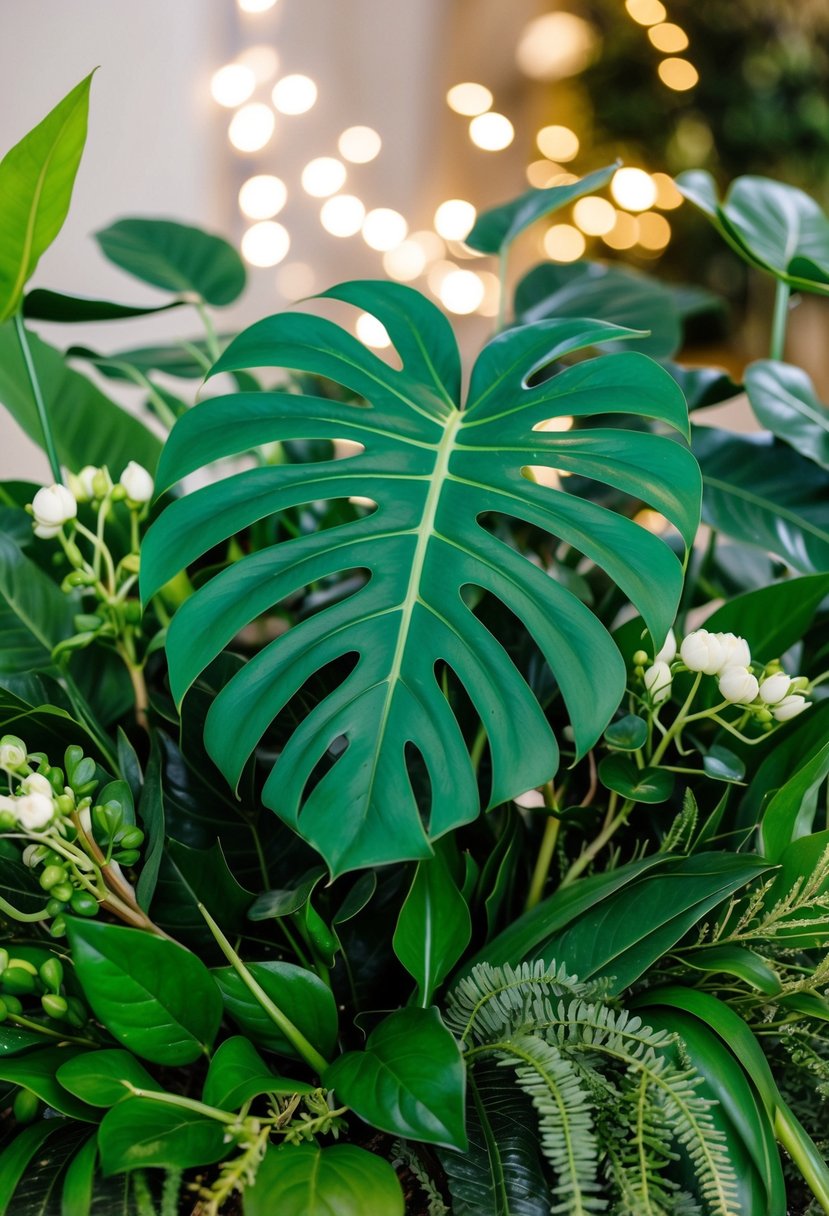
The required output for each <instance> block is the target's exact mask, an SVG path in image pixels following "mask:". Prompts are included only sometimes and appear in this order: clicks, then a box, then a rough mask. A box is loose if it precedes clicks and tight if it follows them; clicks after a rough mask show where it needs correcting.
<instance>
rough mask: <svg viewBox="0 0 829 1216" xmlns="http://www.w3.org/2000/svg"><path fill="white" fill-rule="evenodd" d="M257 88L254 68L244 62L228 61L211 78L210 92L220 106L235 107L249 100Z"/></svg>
mask: <svg viewBox="0 0 829 1216" xmlns="http://www.w3.org/2000/svg"><path fill="white" fill-rule="evenodd" d="M255 88H256V76H255V74H254V72H253V70H252V69H251V68H249V67H246V66H245V65H244V64H243V63H227V64H225V66H224V67H223V68H219V70H218V72H214V73H213V75H212V77H211V78H210V92H211V93H212V95H213V100H214V101H217V102H218V103H219V105H220V106H228V107H229V108H230V109H235V107H236V106H240V105H241V104H242V102H243V101H247V99H248V98H249V97H250V95H251V93H252V92H253V90H254V89H255Z"/></svg>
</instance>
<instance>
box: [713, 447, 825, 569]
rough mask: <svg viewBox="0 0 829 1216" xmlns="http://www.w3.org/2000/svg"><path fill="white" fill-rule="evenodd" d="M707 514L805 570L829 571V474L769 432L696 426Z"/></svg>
mask: <svg viewBox="0 0 829 1216" xmlns="http://www.w3.org/2000/svg"><path fill="white" fill-rule="evenodd" d="M693 449H694V454H695V455H696V457H697V459H698V460H699V463H700V467H701V468H702V477H703V503H702V517H703V519H704V521H705V522H706V523H708V524H710V525H711V527H713V528H716V529H717V531H718V532H724V533H725V534H726V536H732V537H734V539H735V540H739V541H741V542H742V543H743V544H745V545H755V546H757V547H758V548H760V549H765V550H766V551H767V552H770V553H773V554H775V556H777V557H779V558H781V559H782V560H783V561H784V562H786V563H787V565H789V566H791V567H792V568H793V569H794V570H798V571H799V572H800V573H802V574H817V573H820V572H821V571H824V570H829V477H827V475H826V473H824V471H823V470H822V469H819V468H818V467H817V466H816V465H814V464H813V463H812V462H811V461H808V460H804V459H803V457H802V456H798V454H797V453H796V452H793V451H792V450H791V449H790V448H789V447H788V446H781V445H780V444H775V443H774V441H773V440H772V438H771V436H765V435H756V436H755V435H731V434H730V433H729V432H727V431H720V430H717V429H716V428H715V427H696V428H695V430H694V438H693Z"/></svg>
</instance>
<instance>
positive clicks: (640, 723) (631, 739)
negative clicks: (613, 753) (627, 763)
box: [604, 714, 648, 752]
mask: <svg viewBox="0 0 829 1216" xmlns="http://www.w3.org/2000/svg"><path fill="white" fill-rule="evenodd" d="M647 738H648V724H647V722H646V721H645V719H644V718H640V717H638V716H637V715H636V714H626V715H625V717H624V718H619V720H618V721H617V722H611V723H610V726H608V728H607V730H606V731H605V732H604V741H605V743H606V744H607V745H608V747H613V748H616V750H617V751H620V752H636V751H638V750H639V748H640V747H644V745H645V743H646V741H647Z"/></svg>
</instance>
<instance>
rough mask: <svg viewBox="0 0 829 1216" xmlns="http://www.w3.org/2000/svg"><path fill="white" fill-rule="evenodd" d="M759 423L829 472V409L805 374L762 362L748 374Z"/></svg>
mask: <svg viewBox="0 0 829 1216" xmlns="http://www.w3.org/2000/svg"><path fill="white" fill-rule="evenodd" d="M745 384H746V392H747V393H748V399H749V402H750V403H751V408H752V409H753V410H754V413H755V414H756V415H757V420H758V421H759V422H761V423H762V425H763V426H764V427H766V429H767V430H769V431H772V432H773V433H774V434H775V435H776V436H777V438H778V439H782V440H784V441H785V442H786V443H788V444H789V445H790V446H791V447H793V448H794V450H795V451H796V452H799V453H800V455H801V456H807V457H808V458H809V460H814V461H815V463H816V464H819V465H820V466H821V467H822V468H824V469H829V406H826V405H824V404H823V402H822V401H820V400H819V399H818V397H817V395H816V393H815V389H814V385H813V384H812V381H811V380H810V379H809V377H808V376H807V375H806V373H805V372H804V371H803V370H802V369H801V368H799V367H792V365H791V364H790V363H780V362H778V361H777V360H776V359H760V360H759V361H758V362H757V363H752V364H751V365H750V366H749V367H747V368H746V371H745Z"/></svg>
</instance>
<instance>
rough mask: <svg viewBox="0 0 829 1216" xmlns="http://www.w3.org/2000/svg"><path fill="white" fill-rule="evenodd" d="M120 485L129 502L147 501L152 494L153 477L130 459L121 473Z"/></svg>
mask: <svg viewBox="0 0 829 1216" xmlns="http://www.w3.org/2000/svg"><path fill="white" fill-rule="evenodd" d="M121 485H122V486H123V487H124V489H125V490H126V494H127V498H128V499H129V500H130V502H139V503H144V502H149V501H150V499H151V498H152V496H153V486H154V483H153V479H152V477H151V476H150V474H149V473H148V472H147V470H146V469H145V468H144V467H143V466H142V465H140V464H137V463H136V462H135V461H134V460H131V461H130V462H129V464H128V465H127V467H126V468H125V469H124V471H123V473H122V474H121Z"/></svg>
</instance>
